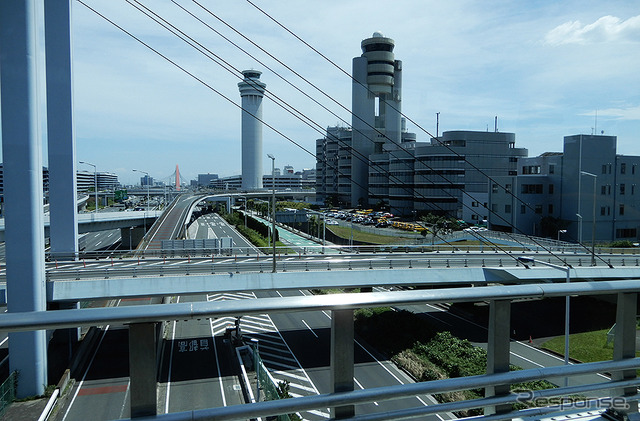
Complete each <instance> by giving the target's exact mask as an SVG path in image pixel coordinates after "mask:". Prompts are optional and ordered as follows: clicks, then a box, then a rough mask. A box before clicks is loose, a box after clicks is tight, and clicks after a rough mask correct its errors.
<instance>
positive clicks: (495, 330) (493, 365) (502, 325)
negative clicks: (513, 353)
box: [484, 300, 511, 415]
mask: <svg viewBox="0 0 640 421" xmlns="http://www.w3.org/2000/svg"><path fill="white" fill-rule="evenodd" d="M510 324H511V301H509V300H493V301H491V303H490V307H489V326H488V327H489V337H488V339H487V374H493V373H506V372H508V371H509V352H510V344H509V340H510V337H509V332H510ZM509 390H510V387H509V385H508V384H505V385H498V386H489V387H487V388H485V397H492V396H505V395H508V394H509ZM509 411H511V405H510V404H506V405H496V406H488V407H486V408H485V409H484V413H485V415H489V414H504V413H507V412H509Z"/></svg>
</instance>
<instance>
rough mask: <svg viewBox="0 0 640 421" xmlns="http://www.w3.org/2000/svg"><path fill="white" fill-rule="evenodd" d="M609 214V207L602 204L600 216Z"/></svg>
mask: <svg viewBox="0 0 640 421" xmlns="http://www.w3.org/2000/svg"><path fill="white" fill-rule="evenodd" d="M606 214H607V207H606V206H600V216H605V215H606Z"/></svg>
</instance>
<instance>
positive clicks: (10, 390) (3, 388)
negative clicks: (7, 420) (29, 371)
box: [0, 371, 18, 416]
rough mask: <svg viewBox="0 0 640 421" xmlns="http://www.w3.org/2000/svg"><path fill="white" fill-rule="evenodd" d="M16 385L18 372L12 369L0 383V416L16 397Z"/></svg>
mask: <svg viewBox="0 0 640 421" xmlns="http://www.w3.org/2000/svg"><path fill="white" fill-rule="evenodd" d="M17 387H18V372H17V371H12V372H11V374H9V377H7V380H5V381H4V382H3V383H2V385H0V416H2V414H3V413H4V411H5V410H6V409H7V407H8V406H9V404H11V402H13V401H14V400H15V399H16V388H17Z"/></svg>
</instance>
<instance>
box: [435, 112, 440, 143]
mask: <svg viewBox="0 0 640 421" xmlns="http://www.w3.org/2000/svg"><path fill="white" fill-rule="evenodd" d="M438 136H440V111H438V112H437V113H436V139H437V138H438Z"/></svg>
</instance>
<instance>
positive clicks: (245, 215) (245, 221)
mask: <svg viewBox="0 0 640 421" xmlns="http://www.w3.org/2000/svg"><path fill="white" fill-rule="evenodd" d="M248 209H249V208H248V207H247V196H245V197H244V226H245V227H246V226H247V211H248Z"/></svg>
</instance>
